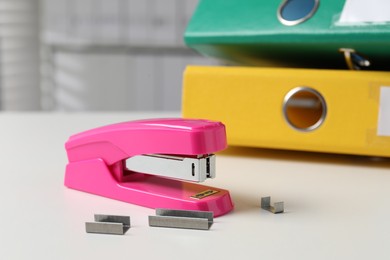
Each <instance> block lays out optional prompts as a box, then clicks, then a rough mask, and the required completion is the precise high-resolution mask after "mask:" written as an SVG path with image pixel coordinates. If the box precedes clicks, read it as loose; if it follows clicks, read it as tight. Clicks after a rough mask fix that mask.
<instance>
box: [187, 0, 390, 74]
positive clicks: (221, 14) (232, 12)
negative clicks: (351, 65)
mask: <svg viewBox="0 0 390 260" xmlns="http://www.w3.org/2000/svg"><path fill="white" fill-rule="evenodd" d="M286 2H287V3H288V2H289V1H288V0H287V1H281V0H267V1H262V0H245V1H243V0H200V2H199V4H198V6H197V9H196V11H195V13H194V14H193V16H192V19H191V20H190V22H189V24H188V26H187V29H186V32H185V35H184V39H185V42H186V44H187V45H188V46H190V47H191V48H193V49H195V50H197V51H198V52H200V53H202V54H204V55H206V56H213V57H217V58H220V59H224V60H228V61H233V62H235V63H239V64H246V65H255V66H258V65H264V64H267V65H272V66H275V65H276V66H289V67H312V68H341V69H345V68H346V58H348V57H347V56H348V55H349V54H350V53H349V54H348V53H347V54H348V55H346V54H345V53H343V52H341V51H340V49H348V50H352V54H353V60H354V61H356V60H357V62H359V59H363V61H369V62H367V63H366V64H365V65H364V62H362V64H363V65H362V68H363V67H364V66H366V65H368V64H370V65H369V66H368V67H367V69H370V70H371V69H372V70H389V69H390V23H388V22H382V23H376V22H365V23H358V24H342V23H340V16H341V14H342V12H343V10H344V9H343V7H344V3H345V1H342V0H322V1H320V0H318V1H314V0H313V1H311V2H313V3H317V4H318V6H316V8H314V9H315V10H313V12H312V14H311V15H310V17H308V18H307V19H306V20H304V21H303V22H301V23H298V24H296V25H291V24H290V25H286V24H284V23H283V22H282V21H281V20H280V19H279V18H278V14H279V15H280V14H281V12H282V11H281V8H282V7H285V6H283V5H286ZM291 2H299V1H298V0H292V1H291ZM306 2H307V1H306ZM309 2H310V1H309ZM367 2H369V1H367ZM299 10H302V8H301V9H299ZM355 54H356V55H355Z"/></svg>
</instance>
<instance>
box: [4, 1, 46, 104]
mask: <svg viewBox="0 0 390 260" xmlns="http://www.w3.org/2000/svg"><path fill="white" fill-rule="evenodd" d="M39 44H40V43H39V1H38V0H0V108H1V109H3V110H39V109H40V107H41V102H40V97H41V93H40V75H39V69H40V65H39V60H40V59H39Z"/></svg>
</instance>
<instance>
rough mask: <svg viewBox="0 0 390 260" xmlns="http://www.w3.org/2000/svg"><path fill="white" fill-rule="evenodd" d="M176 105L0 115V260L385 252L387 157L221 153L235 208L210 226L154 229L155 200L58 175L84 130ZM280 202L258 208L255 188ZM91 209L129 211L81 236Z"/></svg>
mask: <svg viewBox="0 0 390 260" xmlns="http://www.w3.org/2000/svg"><path fill="white" fill-rule="evenodd" d="M171 115H173V116H178V114H177V115H174V114H158V113H154V114H150V113H127V114H126V113H117V114H108V113H101V114H96V113H95V114H55V113H53V114H38V113H23V114H16V113H5V114H0V174H1V182H0V206H1V214H0V220H1V224H0V225H1V227H0V259H186V260H187V259H198V260H199V259H300V260H302V259H327V260H328V259H354V260H356V259H364V260H366V259H376V260H377V259H389V257H390V207H389V205H390V160H386V159H380V160H379V159H376V160H373V159H370V158H365V157H354V156H345V155H344V156H342V155H329V154H311V153H303V152H287V151H274V150H265V149H252V148H229V149H228V150H226V151H225V152H223V153H221V154H219V155H218V156H217V178H216V179H214V180H210V181H207V182H206V183H205V184H206V185H210V186H216V187H221V188H225V189H228V190H230V191H231V195H232V197H233V200H234V202H235V210H234V211H233V212H232V213H230V214H228V215H225V216H222V217H219V218H216V219H215V221H214V225H213V226H212V227H211V229H210V230H209V231H199V230H185V229H169V228H152V227H149V226H148V217H147V216H148V215H153V214H154V210H152V209H148V208H143V207H139V206H135V205H131V204H127V203H124V202H119V201H115V200H111V199H107V198H103V197H99V196H95V195H91V194H87V193H83V192H79V191H75V190H71V189H68V188H66V187H64V185H63V177H64V169H65V165H66V163H67V158H66V153H65V149H64V143H65V141H66V140H67V138H68V137H69V136H70V135H71V134H73V133H77V132H79V131H82V130H86V129H89V128H92V127H96V126H101V125H105V124H108V123H113V122H121V121H126V120H133V119H138V118H150V117H167V116H171ZM267 195H270V196H271V197H272V201H279V200H281V201H284V202H285V209H286V212H285V213H284V214H277V215H274V214H272V213H270V212H268V211H265V210H261V209H260V198H261V197H262V196H267ZM94 213H103V214H114V215H130V216H131V223H132V227H131V229H130V230H129V231H128V232H127V233H126V234H125V235H124V236H117V235H99V234H87V233H86V232H85V227H84V223H85V222H86V221H92V220H93V215H94Z"/></svg>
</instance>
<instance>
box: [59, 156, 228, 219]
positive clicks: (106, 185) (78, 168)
mask: <svg viewBox="0 0 390 260" xmlns="http://www.w3.org/2000/svg"><path fill="white" fill-rule="evenodd" d="M65 186H67V187H69V188H72V189H76V190H80V191H84V192H89V193H93V194H96V195H100V196H104V197H108V198H111V199H116V200H120V201H124V202H128V203H132V204H137V205H140V206H145V207H149V208H171V209H183V210H201V211H213V212H214V216H216V217H217V216H221V215H224V214H226V213H228V212H229V211H231V210H232V209H233V203H232V200H231V197H230V194H229V192H228V191H227V190H223V189H218V188H214V187H208V186H204V185H199V184H195V183H189V182H184V181H179V180H173V179H166V178H161V177H158V176H153V175H147V174H141V173H133V174H131V176H127V178H126V182H118V181H117V180H116V179H115V178H114V177H113V176H112V174H111V172H110V170H109V169H108V167H107V165H106V164H105V163H104V161H103V160H101V159H98V158H97V159H91V160H86V161H79V162H72V163H69V164H68V165H67V167H66V173H65Z"/></svg>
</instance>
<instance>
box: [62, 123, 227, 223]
mask: <svg viewBox="0 0 390 260" xmlns="http://www.w3.org/2000/svg"><path fill="white" fill-rule="evenodd" d="M226 146H227V143H226V133H225V126H224V125H223V124H222V123H220V122H214V121H208V120H194V119H178V118H176V119H149V120H139V121H130V122H123V123H118V124H113V125H108V126H103V127H99V128H95V129H92V130H88V131H85V132H82V133H79V134H75V135H73V136H71V137H70V138H69V140H68V141H67V142H66V144H65V147H66V151H67V155H68V160H69V163H68V165H67V166H66V173H65V185H66V186H67V187H69V188H72V189H76V190H80V191H85V192H89V193H93V194H97V195H101V196H105V197H108V198H112V199H117V200H121V201H125V202H129V203H133V204H137V205H141V206H145V207H149V208H172V209H184V210H203V211H213V212H214V215H215V216H220V215H223V214H225V213H227V212H229V211H230V210H232V209H233V203H232V200H231V198H230V195H229V192H228V191H227V190H223V189H219V188H214V187H208V186H204V185H199V184H197V183H194V182H201V181H204V180H206V179H207V178H213V177H215V155H213V154H212V153H214V152H217V151H220V150H223V149H225V148H226ZM182 180H184V181H182Z"/></svg>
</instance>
